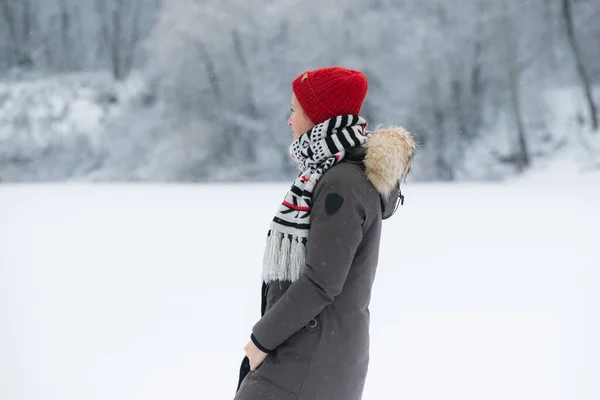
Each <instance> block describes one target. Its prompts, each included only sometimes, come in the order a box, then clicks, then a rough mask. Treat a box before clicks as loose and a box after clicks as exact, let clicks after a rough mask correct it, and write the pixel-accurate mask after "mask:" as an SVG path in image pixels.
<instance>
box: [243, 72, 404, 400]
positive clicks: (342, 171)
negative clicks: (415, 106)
mask: <svg viewBox="0 0 600 400" xmlns="http://www.w3.org/2000/svg"><path fill="white" fill-rule="evenodd" d="M366 94H367V79H366V78H365V76H364V75H363V74H362V73H361V72H359V71H355V70H349V69H345V68H339V67H331V68H322V69H318V70H314V71H308V72H305V73H303V74H301V75H300V76H298V77H297V78H296V79H295V80H294V81H293V83H292V110H291V111H292V114H291V116H290V118H289V120H288V125H290V126H291V128H292V134H293V138H294V141H293V143H292V144H291V146H290V154H291V156H292V158H293V159H294V160H295V161H296V162H297V163H298V166H299V168H300V171H301V173H300V174H299V176H298V178H297V179H296V181H295V182H294V184H293V185H292V187H291V188H290V190H289V192H288V193H287V194H286V196H285V199H284V201H283V202H282V204H281V205H280V206H279V209H278V211H277V213H276V215H275V217H274V218H273V221H272V222H271V228H270V230H269V232H268V235H267V242H266V249H265V256H264V261H263V272H262V279H263V293H262V295H263V304H262V318H261V319H260V320H259V321H258V322H257V323H256V324H255V325H254V327H253V329H252V334H251V341H250V342H249V343H248V345H247V346H246V347H245V352H246V357H245V358H244V362H243V363H242V368H241V370H240V381H239V384H238V391H237V393H236V396H235V400H259V399H277V400H292V399H310V400H317V399H323V400H358V399H360V398H361V396H362V392H363V386H364V382H365V378H366V374H367V368H368V362H369V308H368V306H369V300H370V297H371V287H372V285H373V280H374V278H375V271H376V268H377V262H378V253H379V242H380V235H381V225H382V220H383V219H386V218H388V217H389V216H391V214H392V213H393V211H394V208H395V206H396V205H397V201H398V197H402V195H401V194H400V182H401V181H402V180H403V179H404V178H405V177H406V175H407V174H408V172H409V171H410V166H411V162H412V158H413V154H414V152H415V142H414V140H413V137H412V135H411V134H410V133H408V132H407V131H405V130H404V129H402V128H399V127H397V128H391V129H378V130H375V131H374V132H372V133H369V132H367V131H365V127H366V125H367V123H366V121H365V120H364V119H363V118H362V117H360V116H359V113H360V109H361V107H362V103H363V100H364V98H365V96H366Z"/></svg>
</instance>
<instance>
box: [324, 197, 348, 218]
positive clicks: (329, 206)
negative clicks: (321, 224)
mask: <svg viewBox="0 0 600 400" xmlns="http://www.w3.org/2000/svg"><path fill="white" fill-rule="evenodd" d="M342 204H344V198H343V197H342V196H341V195H339V194H337V193H330V194H328V195H327V197H326V198H325V211H327V215H333V214H335V213H336V212H338V211H339V209H340V208H342Z"/></svg>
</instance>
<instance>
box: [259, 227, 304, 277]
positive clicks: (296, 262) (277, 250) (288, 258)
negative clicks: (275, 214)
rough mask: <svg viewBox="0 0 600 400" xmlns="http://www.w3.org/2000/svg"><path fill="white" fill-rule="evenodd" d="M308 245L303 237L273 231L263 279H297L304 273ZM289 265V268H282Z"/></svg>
mask: <svg viewBox="0 0 600 400" xmlns="http://www.w3.org/2000/svg"><path fill="white" fill-rule="evenodd" d="M305 260H306V246H305V244H304V240H303V239H302V238H298V237H295V236H292V235H290V234H287V233H282V232H278V231H271V232H270V233H269V236H268V237H267V243H266V246H265V254H264V260H263V276H262V278H263V281H265V282H267V283H268V282H270V281H291V282H293V281H295V280H297V279H298V278H300V276H301V275H302V271H303V269H304V264H305V262H306V261H305ZM282 266H288V268H282Z"/></svg>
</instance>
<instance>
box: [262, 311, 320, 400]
mask: <svg viewBox="0 0 600 400" xmlns="http://www.w3.org/2000/svg"><path fill="white" fill-rule="evenodd" d="M320 328H321V326H320V324H319V321H318V320H317V319H314V320H312V321H311V322H309V323H308V324H307V325H306V326H305V327H303V328H302V329H300V330H299V331H298V332H296V333H295V334H293V335H292V336H291V337H290V338H289V339H288V340H286V341H285V342H283V343H282V344H281V345H280V346H279V347H278V348H277V349H275V351H273V352H272V353H270V354H269V356H267V358H266V359H265V361H264V362H263V364H262V366H261V368H259V369H258V370H257V371H256V374H257V376H258V377H260V378H261V379H264V380H265V381H267V382H270V383H271V384H273V385H276V386H278V387H280V388H282V389H284V390H287V391H289V392H292V393H296V394H297V393H299V392H300V387H301V386H302V382H303V381H304V378H305V376H306V373H307V371H308V367H309V365H310V362H311V359H312V356H313V353H314V351H315V348H316V346H317V344H318V342H319V338H320V337H321V335H320Z"/></svg>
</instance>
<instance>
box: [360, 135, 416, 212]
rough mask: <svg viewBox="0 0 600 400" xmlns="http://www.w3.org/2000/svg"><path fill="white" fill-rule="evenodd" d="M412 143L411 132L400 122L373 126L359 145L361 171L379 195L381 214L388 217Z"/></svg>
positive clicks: (410, 158) (407, 167) (405, 171)
mask: <svg viewBox="0 0 600 400" xmlns="http://www.w3.org/2000/svg"><path fill="white" fill-rule="evenodd" d="M416 147H417V145H416V142H415V139H414V136H413V134H412V133H410V132H408V131H407V130H406V129H404V128H403V127H401V126H396V127H390V128H378V129H376V130H374V131H373V132H372V133H371V134H370V135H369V139H368V140H367V142H366V143H365V144H364V146H363V151H364V159H363V163H364V166H365V172H366V174H367V178H368V179H369V181H371V183H372V184H373V186H374V187H375V189H377V191H378V192H379V195H380V196H381V204H382V211H383V215H384V218H386V217H388V218H389V216H391V213H392V212H393V210H394V208H395V206H396V202H397V201H398V195H399V194H400V183H401V182H402V181H404V180H406V176H407V175H408V173H409V172H410V169H411V167H412V161H413V157H414V154H415V151H416Z"/></svg>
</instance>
